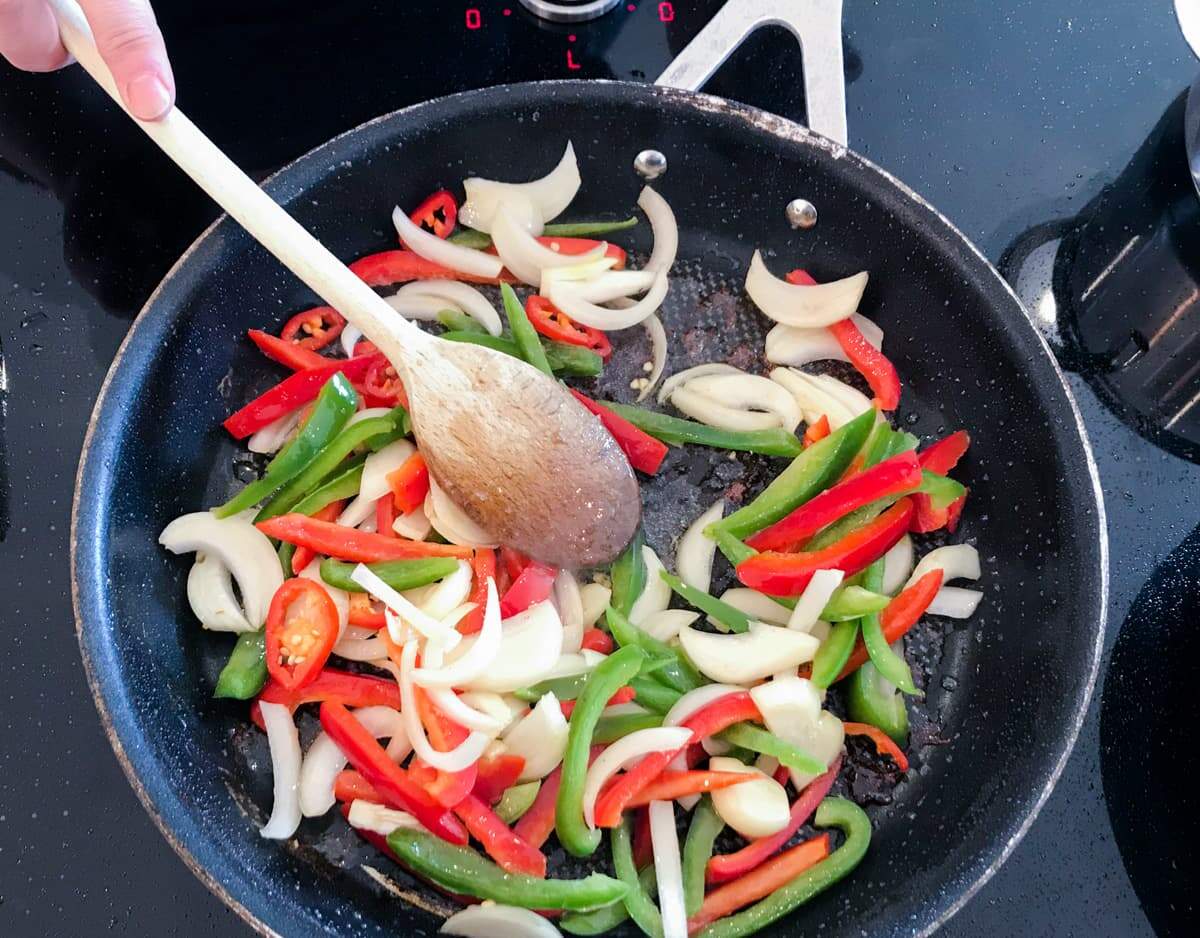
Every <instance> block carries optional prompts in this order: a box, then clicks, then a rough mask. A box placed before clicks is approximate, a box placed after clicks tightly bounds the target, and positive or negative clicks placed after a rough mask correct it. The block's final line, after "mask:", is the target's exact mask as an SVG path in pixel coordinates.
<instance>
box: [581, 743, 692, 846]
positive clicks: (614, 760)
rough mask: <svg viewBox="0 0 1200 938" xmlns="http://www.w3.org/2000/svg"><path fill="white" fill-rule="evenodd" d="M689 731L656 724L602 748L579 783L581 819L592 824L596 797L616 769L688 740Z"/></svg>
mask: <svg viewBox="0 0 1200 938" xmlns="http://www.w3.org/2000/svg"><path fill="white" fill-rule="evenodd" d="M691 738H692V731H691V730H689V729H687V728H685V727H682V726H656V727H652V728H651V729H646V730H635V731H634V732H632V733H630V734H629V735H628V736H622V737H621V738H620V739H618V740H617V741H616V742H615V743H613V744H612V745H611V746H609V747H608V748H607V749H605V750H604V751H603V752H602V753H600V755H599V756H598V757H597V758H596V761H595V762H593V763H592V764H591V766H590V767H589V768H588V771H587V779H586V781H585V782H584V785H583V818H584V820H585V821H587V825H588V827H591V828H595V826H596V823H595V821H596V796H597V795H599V794H600V790H601V789H602V788H603V787H604V783H605V782H607V781H608V780H609V779H610V778H612V777H613V776H614V775H616V774H617V773H618V772H619V771H621V770H622V769H624V768H627V767H628V766H630V765H632V764H633V763H634V762H637V761H638V760H639V759H641V758H642V757H643V756H647V755H649V754H650V753H652V752H674V751H675V750H676V749H680V748H682V747H683V746H686V745H687V744H688V742H690V741H691Z"/></svg>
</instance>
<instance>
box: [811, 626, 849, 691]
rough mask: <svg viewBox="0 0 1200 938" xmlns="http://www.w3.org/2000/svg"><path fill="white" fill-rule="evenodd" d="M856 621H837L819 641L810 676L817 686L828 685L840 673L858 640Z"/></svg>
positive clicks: (824, 686) (823, 686) (825, 686)
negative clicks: (826, 636) (827, 635)
mask: <svg viewBox="0 0 1200 938" xmlns="http://www.w3.org/2000/svg"><path fill="white" fill-rule="evenodd" d="M858 623H859V620H858V619H851V620H850V621H848V622H839V623H838V624H837V625H835V626H834V627H833V628H832V629H831V630H830V632H829V637H828V638H826V639H825V641H823V642H821V647H820V648H818V649H817V654H816V656H815V657H814V658H813V663H812V677H811V678H810V680H811V681H812V682H813V683H814V684H815V685H816V686H817V687H820V688H827V687H830V686H831V685H832V684H833V682H834V681H836V680H837V679H838V675H839V674H841V673H842V668H844V667H845V666H846V662H847V661H849V660H850V654H851V652H853V651H854V645H855V643H856V642H857V641H858Z"/></svg>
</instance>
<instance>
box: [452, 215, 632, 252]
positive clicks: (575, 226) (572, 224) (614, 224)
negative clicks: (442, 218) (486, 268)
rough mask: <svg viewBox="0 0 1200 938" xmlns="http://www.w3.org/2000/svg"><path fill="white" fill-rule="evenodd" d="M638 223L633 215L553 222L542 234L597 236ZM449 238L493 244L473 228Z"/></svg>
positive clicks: (469, 243) (466, 243)
mask: <svg viewBox="0 0 1200 938" xmlns="http://www.w3.org/2000/svg"><path fill="white" fill-rule="evenodd" d="M637 223H638V220H637V216H631V217H629V218H625V219H622V220H621V221H568V222H558V223H553V222H552V223H551V224H549V225H546V226H544V227H543V228H542V236H543V237H545V238H552V237H554V236H555V235H558V236H559V237H560V238H595V237H596V236H597V235H606V234H611V233H612V232H614V231H624V230H625V229H626V228H632V227H634V226H635V225H636V224H637ZM448 240H449V241H450V243H451V244H461V245H462V246H463V247H468V248H475V250H477V251H486V250H487V249H488V248H490V247H491V246H492V237H491V235H489V234H487V233H486V232H484V231H475V230H474V229H471V228H463V229H460V230H459V231H456V232H454V234H452V235H450V237H449V239H448Z"/></svg>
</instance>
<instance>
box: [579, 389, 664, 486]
mask: <svg viewBox="0 0 1200 938" xmlns="http://www.w3.org/2000/svg"><path fill="white" fill-rule="evenodd" d="M568 390H569V391H570V392H571V393H572V394H574V395H575V399H576V400H577V401H579V403H581V404H582V405H583V406H584V407H586V408H587V409H588V410H590V411H591V412H592V413H593V414H595V415H596V416H597V417H599V418H600V422H601V423H602V424H604V429H605V430H607V431H608V432H609V433H611V434H612V436H613V439H614V440H616V441H617V446H619V447H621V452H623V453H624V454H625V456H626V458H627V459H628V460H629V464H630V465H631V466H633V468H634V469H638V470H640V471H641V472H644V473H646V475H651V476H652V475H654V473H656V472H658V467H659V466H661V465H662V461H663V460H664V459H665V458H666V456H667V444H666V443H663V442H662V441H661V440H656V439H655V438H654V437H652V436H651V435H650V434H649V433H646V432H645V431H643V430H639V429H638V428H637V427H635V426H634V425H633V424H631V423H630V422H629V421H628V420H626V419H625V418H624V417H621V416H619V415H618V414H615V413H614V412H613V411H611V410H609V409H608V408H607V407H604V406H602V405H601V404H597V403H596V402H595V401H593V400H592V399H591V398H590V397H585V396H584V395H582V394H580V393H579V392H578V391H576V390H575V389H574V388H568Z"/></svg>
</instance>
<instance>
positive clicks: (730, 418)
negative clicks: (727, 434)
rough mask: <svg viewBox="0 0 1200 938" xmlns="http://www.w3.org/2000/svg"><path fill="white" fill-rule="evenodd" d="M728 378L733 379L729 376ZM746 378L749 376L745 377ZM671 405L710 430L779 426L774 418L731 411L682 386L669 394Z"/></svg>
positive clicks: (747, 429) (737, 408)
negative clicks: (712, 428) (713, 428)
mask: <svg viewBox="0 0 1200 938" xmlns="http://www.w3.org/2000/svg"><path fill="white" fill-rule="evenodd" d="M721 377H724V376H721ZM729 377H735V376H734V375H730V376H729ZM747 377H750V376H749V375H747ZM671 404H672V405H673V406H674V407H675V409H676V410H678V411H680V413H683V414H686V415H687V416H689V417H691V418H692V419H693V420H698V421H700V422H701V423H703V424H707V425H708V426H710V427H717V428H718V429H720V430H736V431H745V432H752V431H755V430H771V429H773V428H775V427H778V426H779V417H778V415H776V414H773V413H763V412H762V411H750V410H743V409H741V408H740V407H730V406H729V405H728V404H723V403H721V401H719V400H717V399H716V398H714V397H710V396H709V395H707V394H701V393H700V392H699V391H693V390H692V389H691V385H684V386H683V387H681V388H678V389H676V390H675V391H674V392H672V394H671Z"/></svg>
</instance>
